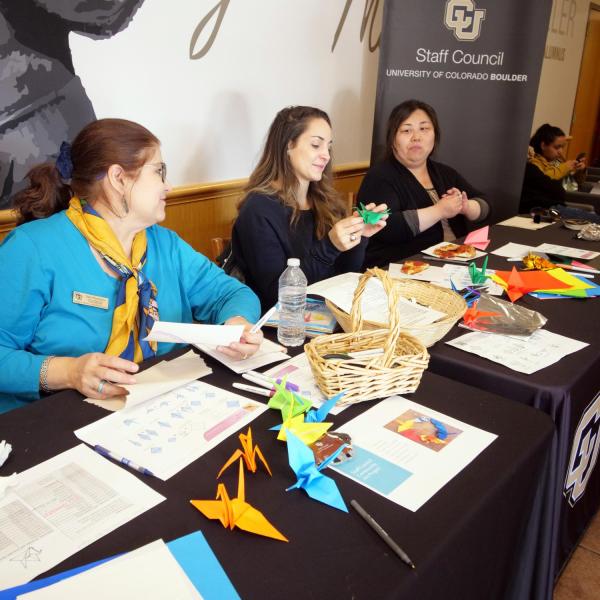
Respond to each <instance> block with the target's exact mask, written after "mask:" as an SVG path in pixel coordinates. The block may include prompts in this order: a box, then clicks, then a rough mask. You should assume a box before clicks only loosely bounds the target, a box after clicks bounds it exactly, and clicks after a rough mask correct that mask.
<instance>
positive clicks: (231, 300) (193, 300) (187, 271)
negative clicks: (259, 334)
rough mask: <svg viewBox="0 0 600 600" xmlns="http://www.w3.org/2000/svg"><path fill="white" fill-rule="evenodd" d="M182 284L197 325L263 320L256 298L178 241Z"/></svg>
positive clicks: (234, 280) (248, 290)
mask: <svg viewBox="0 0 600 600" xmlns="http://www.w3.org/2000/svg"><path fill="white" fill-rule="evenodd" d="M177 242H178V243H177V252H178V254H179V263H180V269H181V272H180V280H181V282H182V285H183V286H184V290H185V294H186V296H187V298H188V300H189V303H190V306H191V307H192V313H193V315H194V319H196V321H200V322H202V323H216V324H219V323H224V322H225V321H226V320H227V319H229V318H230V317H236V316H241V317H244V318H245V319H247V320H248V321H249V322H250V323H255V322H256V321H257V320H258V319H259V317H260V302H259V300H258V297H257V296H256V294H255V293H254V292H253V291H252V290H251V289H250V288H249V287H248V286H246V285H244V284H243V283H240V282H239V281H238V280H237V279H234V278H233V277H230V276H229V275H227V274H226V273H225V272H224V271H223V270H222V269H220V268H219V267H217V266H216V265H215V264H214V263H212V262H211V261H210V260H208V258H206V257H205V256H203V255H202V254H200V253H199V252H196V251H195V250H194V249H193V248H192V247H191V246H190V245H189V244H187V243H186V242H184V241H183V240H182V239H181V238H179V237H177Z"/></svg>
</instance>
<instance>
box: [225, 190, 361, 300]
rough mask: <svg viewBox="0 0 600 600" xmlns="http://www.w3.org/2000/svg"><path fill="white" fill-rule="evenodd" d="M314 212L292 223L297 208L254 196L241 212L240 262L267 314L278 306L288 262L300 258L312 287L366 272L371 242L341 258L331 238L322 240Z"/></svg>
mask: <svg viewBox="0 0 600 600" xmlns="http://www.w3.org/2000/svg"><path fill="white" fill-rule="evenodd" d="M308 212H309V211H303V213H304V214H301V216H300V219H299V220H298V222H297V223H294V224H291V223H290V219H291V216H292V211H291V209H290V208H289V207H286V206H284V205H283V204H282V203H281V202H280V201H279V199H278V198H276V197H273V196H267V195H262V194H251V195H250V196H249V197H248V199H247V200H246V202H245V203H244V205H243V206H242V208H241V210H240V213H239V215H238V218H237V220H236V222H235V225H234V228H233V234H232V246H233V254H234V259H235V261H236V262H237V263H238V264H239V265H240V268H241V269H242V272H243V273H244V275H245V277H246V283H247V284H248V285H249V286H250V287H251V288H252V289H253V290H254V291H255V292H256V294H257V295H258V297H259V298H260V301H261V304H262V308H263V310H265V309H267V308H269V307H271V306H273V304H275V303H276V302H277V293H278V281H279V276H280V275H281V273H283V271H284V270H285V268H286V265H287V259H288V258H299V259H300V268H301V269H302V271H303V272H304V274H305V275H306V279H307V280H308V284H309V285H310V284H311V283H314V282H315V281H320V280H322V279H326V278H327V277H331V276H332V275H335V274H336V273H343V272H346V271H348V270H360V267H361V265H362V262H363V259H364V252H365V246H366V242H364V243H361V244H360V245H359V246H357V247H355V248H353V249H352V250H350V251H348V252H343V253H341V252H340V251H339V250H338V249H337V248H336V247H335V246H334V245H333V244H332V243H331V241H330V240H329V237H328V236H325V238H323V239H321V240H319V239H317V237H316V235H315V232H314V220H313V218H312V213H311V214H308Z"/></svg>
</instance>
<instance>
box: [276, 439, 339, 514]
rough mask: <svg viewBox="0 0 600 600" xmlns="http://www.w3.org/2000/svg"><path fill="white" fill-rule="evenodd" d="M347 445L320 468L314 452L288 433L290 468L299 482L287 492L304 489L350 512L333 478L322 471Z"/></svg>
mask: <svg viewBox="0 0 600 600" xmlns="http://www.w3.org/2000/svg"><path fill="white" fill-rule="evenodd" d="M346 445H347V444H343V445H342V446H340V447H339V448H338V449H337V450H336V451H335V452H334V453H333V454H332V455H331V456H329V457H328V458H326V459H325V460H324V461H323V462H322V463H321V464H320V465H319V466H318V467H317V465H316V464H315V456H314V454H313V452H312V450H311V449H310V448H309V447H308V446H306V445H305V444H303V443H302V442H301V441H300V439H298V437H297V436H296V435H294V434H293V433H292V432H291V431H288V432H287V448H288V458H289V461H290V467H292V470H293V471H294V473H296V477H297V478H298V481H297V482H296V483H295V484H294V485H292V486H290V487H289V488H287V489H286V492H289V491H290V490H293V489H296V488H304V489H305V490H306V493H307V494H308V495H309V496H310V497H311V498H312V499H313V500H318V501H319V502H323V503H324V504H328V505H329V506H333V508H337V509H339V510H343V511H344V512H348V509H347V508H346V504H345V503H344V499H343V498H342V495H341V494H340V491H339V490H338V487H337V485H336V483H335V481H334V480H333V479H331V477H327V475H323V474H322V473H321V471H322V470H323V469H324V468H325V467H327V466H328V465H329V464H330V463H331V461H333V460H334V459H335V458H336V457H337V456H338V455H339V453H340V452H342V450H343V449H344V448H345V447H346Z"/></svg>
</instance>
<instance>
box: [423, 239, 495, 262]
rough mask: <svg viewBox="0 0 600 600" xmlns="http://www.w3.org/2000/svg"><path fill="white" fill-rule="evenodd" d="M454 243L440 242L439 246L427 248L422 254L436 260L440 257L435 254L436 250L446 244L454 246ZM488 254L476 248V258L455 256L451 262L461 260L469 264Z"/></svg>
mask: <svg viewBox="0 0 600 600" xmlns="http://www.w3.org/2000/svg"><path fill="white" fill-rule="evenodd" d="M452 243H454V242H440V243H439V244H434V245H433V246H429V248H426V249H425V250H421V253H422V254H428V255H429V256H433V257H434V258H439V257H438V255H437V254H436V253H435V252H434V250H436V249H437V248H441V247H442V246H445V245H446V244H452ZM486 254H487V252H483V251H482V250H478V249H477V248H475V256H473V257H471V258H463V257H462V256H453V257H452V258H451V260H459V261H461V262H464V263H469V262H471V261H473V260H476V259H478V258H480V257H481V256H485V255H486ZM423 260H425V259H423Z"/></svg>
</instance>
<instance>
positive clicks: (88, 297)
mask: <svg viewBox="0 0 600 600" xmlns="http://www.w3.org/2000/svg"><path fill="white" fill-rule="evenodd" d="M73 304H82V305H83V306H93V307H94V308H102V309H104V310H108V298H103V297H102V296H94V295H93V294H84V293H83V292H73Z"/></svg>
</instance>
